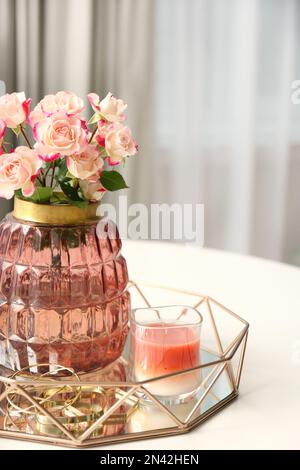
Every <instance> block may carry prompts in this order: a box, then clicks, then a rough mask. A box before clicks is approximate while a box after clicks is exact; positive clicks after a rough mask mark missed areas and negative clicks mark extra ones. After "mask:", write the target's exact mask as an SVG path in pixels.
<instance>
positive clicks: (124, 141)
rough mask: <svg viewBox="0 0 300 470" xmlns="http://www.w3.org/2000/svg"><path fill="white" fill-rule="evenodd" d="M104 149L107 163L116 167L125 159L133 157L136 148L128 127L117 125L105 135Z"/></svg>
mask: <svg viewBox="0 0 300 470" xmlns="http://www.w3.org/2000/svg"><path fill="white" fill-rule="evenodd" d="M105 149H106V153H107V155H108V157H109V163H110V164H111V165H116V164H118V163H120V162H121V161H122V160H123V159H124V158H125V157H127V156H129V155H134V154H135V153H136V152H137V150H138V147H137V143H136V142H135V140H134V139H133V138H132V135H131V130H130V129H129V127H127V126H123V125H122V124H120V123H117V124H116V125H115V126H114V127H113V129H112V130H111V131H109V132H108V134H107V135H106V138H105Z"/></svg>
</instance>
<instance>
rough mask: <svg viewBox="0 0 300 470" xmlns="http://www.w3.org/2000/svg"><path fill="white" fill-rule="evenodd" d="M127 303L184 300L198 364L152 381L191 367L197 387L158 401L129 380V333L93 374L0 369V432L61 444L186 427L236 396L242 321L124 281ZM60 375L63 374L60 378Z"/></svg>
mask: <svg viewBox="0 0 300 470" xmlns="http://www.w3.org/2000/svg"><path fill="white" fill-rule="evenodd" d="M129 289H130V292H131V299H132V307H133V308H137V307H144V306H148V307H150V306H153V307H155V306H161V305H175V304H177V305H186V306H191V307H194V308H196V309H197V310H199V311H200V313H201V314H202V316H203V325H202V332H201V351H200V357H201V362H200V364H199V366H198V367H195V368H193V369H189V370H186V371H180V372H176V373H174V374H169V375H165V376H161V377H157V378H155V379H152V381H155V383H159V382H161V383H162V384H163V383H164V382H163V381H166V380H170V379H171V380H178V381H183V380H188V375H189V374H195V371H199V378H200V379H199V386H198V388H197V391H196V394H195V395H194V396H193V398H191V399H189V400H188V401H187V402H185V403H179V404H168V403H165V402H161V401H160V399H158V398H157V397H156V396H154V395H153V394H152V393H151V392H150V390H151V387H149V388H148V385H149V383H150V382H151V381H147V382H146V381H144V382H134V381H132V380H131V376H132V373H131V371H132V365H131V361H130V341H131V337H130V334H129V336H128V340H127V343H126V347H125V349H124V351H123V355H122V357H121V358H120V359H119V360H118V361H116V362H114V363H113V364H111V365H110V366H109V367H107V368H105V369H102V370H100V371H97V372H93V373H89V374H83V375H76V374H75V373H74V372H73V371H72V369H65V368H63V372H64V375H63V376H61V374H60V373H61V370H62V368H61V366H59V365H53V366H52V369H51V370H52V372H51V373H49V372H47V373H45V372H44V370H46V369H48V365H47V367H46V368H45V365H43V364H38V365H36V364H34V361H33V363H32V364H31V365H30V367H29V368H28V370H25V369H24V370H23V371H20V372H18V373H17V374H16V373H13V372H12V371H10V370H8V369H5V368H2V369H1V368H0V436H1V437H7V438H12V439H24V440H31V441H39V442H48V443H52V444H56V445H61V446H68V447H89V446H98V445H101V444H108V443H113V442H120V441H130V440H136V439H143V438H153V437H159V436H167V435H173V434H180V433H185V432H189V431H191V430H192V429H194V428H195V427H197V426H198V425H200V424H201V423H202V422H203V421H205V420H206V419H207V418H209V417H210V416H212V415H213V414H215V413H217V412H218V411H219V410H220V409H221V408H223V407H224V406H225V405H227V404H229V403H230V402H231V401H232V400H234V399H235V398H236V397H237V396H238V389H239V385H240V379H241V373H242V368H243V362H244V356H245V350H246V344H247V337H248V328H249V325H248V323H247V322H246V321H245V320H243V319H242V318H241V317H240V316H238V315H237V314H235V313H234V312H232V311H231V310H229V309H228V308H227V307H225V306H223V305H222V304H220V303H219V302H217V301H216V300H214V299H212V298H211V297H207V296H204V295H200V294H199V293H192V292H185V291H179V290H177V289H171V288H165V287H161V286H146V285H142V284H137V283H135V282H132V281H131V282H130V285H129ZM65 374H67V375H65Z"/></svg>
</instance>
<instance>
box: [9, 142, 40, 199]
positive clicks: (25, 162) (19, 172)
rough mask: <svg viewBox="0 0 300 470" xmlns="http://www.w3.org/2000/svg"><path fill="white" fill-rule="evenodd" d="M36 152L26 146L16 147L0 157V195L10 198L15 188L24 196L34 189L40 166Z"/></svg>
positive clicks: (31, 192)
mask: <svg viewBox="0 0 300 470" xmlns="http://www.w3.org/2000/svg"><path fill="white" fill-rule="evenodd" d="M42 163H43V162H42V161H41V160H40V158H39V156H38V154H37V152H36V151H35V150H31V149H29V148H28V147H23V146H21V147H17V148H16V150H15V151H14V152H13V153H7V154H3V155H2V156H1V157H0V197H5V198H6V199H10V198H12V197H13V195H14V192H15V191H16V190H17V189H21V190H22V194H23V196H25V197H29V196H31V195H32V194H33V193H34V191H35V184H34V180H35V178H36V176H37V174H38V172H39V169H40V168H41V166H42Z"/></svg>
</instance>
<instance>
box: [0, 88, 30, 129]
mask: <svg viewBox="0 0 300 470" xmlns="http://www.w3.org/2000/svg"><path fill="white" fill-rule="evenodd" d="M30 103H31V99H28V100H26V96H25V93H23V92H22V93H11V94H8V93H7V94H6V95H3V96H1V97H0V119H1V120H2V121H4V122H5V124H6V126H7V127H9V128H11V129H15V128H16V127H18V126H19V125H20V124H22V123H23V122H24V121H25V120H26V119H27V117H28V114H29V106H30Z"/></svg>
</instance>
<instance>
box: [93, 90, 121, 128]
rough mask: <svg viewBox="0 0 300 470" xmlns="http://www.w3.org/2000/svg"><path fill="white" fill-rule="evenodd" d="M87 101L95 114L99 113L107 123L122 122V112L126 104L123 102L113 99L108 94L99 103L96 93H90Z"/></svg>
mask: <svg viewBox="0 0 300 470" xmlns="http://www.w3.org/2000/svg"><path fill="white" fill-rule="evenodd" d="M88 100H89V102H90V104H91V106H92V108H93V110H94V111H95V112H96V113H99V112H100V113H101V116H102V117H103V118H104V119H106V120H107V121H109V122H117V121H123V119H124V115H123V113H124V111H125V109H126V108H127V104H125V103H124V101H123V100H120V99H117V98H115V97H114V96H113V95H112V94H111V93H110V92H109V93H107V95H106V97H105V98H104V99H103V100H102V101H101V102H100V98H99V96H98V95H97V94H96V93H90V94H89V95H88Z"/></svg>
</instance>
